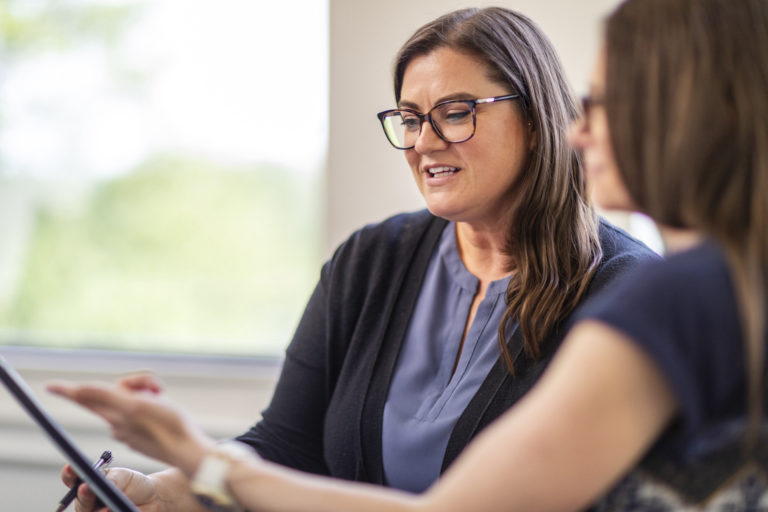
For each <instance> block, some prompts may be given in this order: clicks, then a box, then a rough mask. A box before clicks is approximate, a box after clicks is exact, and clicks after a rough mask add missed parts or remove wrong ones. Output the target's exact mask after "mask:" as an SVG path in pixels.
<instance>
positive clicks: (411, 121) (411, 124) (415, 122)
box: [403, 116, 421, 132]
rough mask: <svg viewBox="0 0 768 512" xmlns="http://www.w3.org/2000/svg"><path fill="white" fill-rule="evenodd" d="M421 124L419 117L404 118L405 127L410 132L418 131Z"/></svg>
mask: <svg viewBox="0 0 768 512" xmlns="http://www.w3.org/2000/svg"><path fill="white" fill-rule="evenodd" d="M420 124H421V122H420V121H419V118H418V117H415V116H411V117H404V118H403V127H404V128H405V129H406V130H408V131H409V132H412V131H418V129H419V125H420Z"/></svg>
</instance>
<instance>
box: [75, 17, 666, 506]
mask: <svg viewBox="0 0 768 512" xmlns="http://www.w3.org/2000/svg"><path fill="white" fill-rule="evenodd" d="M394 92H395V100H396V105H397V108H396V109H393V110H387V111H384V112H381V113H380V114H379V115H378V117H379V120H380V121H381V124H382V127H383V131H384V134H385V135H386V137H387V139H388V140H389V143H391V144H392V145H393V146H394V147H395V148H397V149H399V150H402V151H403V154H404V156H405V159H406V161H407V163H408V165H409V166H410V169H411V172H412V174H413V178H414V180H415V182H416V186H417V187H418V188H419V190H420V192H421V193H422V195H423V197H424V200H425V202H426V205H427V208H428V210H425V211H422V212H418V213H413V214H402V215H398V216H395V217H393V218H391V219H388V220H386V221H384V222H382V223H381V224H378V225H374V226H368V227H366V228H364V229H362V230H360V231H359V232H357V233H355V234H354V235H353V236H352V237H351V238H349V240H347V241H346V242H345V243H344V244H342V245H341V247H339V249H338V250H337V251H336V252H335V254H334V255H333V257H332V258H331V260H330V261H329V262H328V263H327V264H326V265H325V266H324V267H323V270H322V274H321V278H320V282H319V283H318V285H317V288H316V289H315V291H314V293H313V295H312V297H311V299H310V301H309V304H308V306H307V309H306V311H305V313H304V316H303V318H302V320H301V322H300V324H299V326H298V329H297V331H296V334H295V336H294V338H293V341H292V342H291V344H290V346H289V347H288V349H287V354H286V360H285V365H284V368H283V371H282V374H281V377H280V380H279V382H278V384H277V388H276V391H275V394H274V397H273V399H272V402H271V404H270V406H269V407H268V408H267V409H266V410H265V411H264V414H263V419H262V420H261V421H260V422H259V423H257V424H256V425H255V426H254V427H253V428H252V429H251V430H250V431H249V432H247V433H245V434H244V435H242V436H240V437H238V438H237V439H238V441H240V442H242V443H245V444H247V445H250V446H251V447H253V448H255V450H256V451H257V452H258V453H259V455H260V456H261V457H263V458H264V459H267V460H270V461H273V462H277V463H279V464H281V465H283V466H288V467H291V468H295V469H300V470H303V471H307V472H312V473H318V474H322V475H330V476H334V477H340V478H344V479H348V480H357V481H363V482H370V483H375V484H383V485H388V486H391V487H396V488H398V489H403V490H407V491H413V492H420V491H423V490H425V489H426V488H428V487H429V486H430V485H431V484H433V483H434V482H435V480H437V478H438V477H439V476H440V474H441V473H442V472H443V471H444V470H445V469H446V468H448V467H449V466H450V465H451V464H452V462H453V461H454V460H455V459H456V457H457V456H458V454H459V453H460V452H461V451H462V450H463V448H464V447H465V446H466V445H467V443H469V441H470V440H471V439H473V438H474V437H475V436H476V435H477V434H478V433H479V432H481V431H482V430H483V429H485V427H486V426H487V425H488V424H489V423H491V422H492V421H493V420H494V419H496V418H497V417H498V416H499V415H501V414H502V413H503V412H504V411H505V410H507V409H508V408H509V407H510V406H512V405H513V404H514V403H516V402H517V401H518V400H519V399H520V398H521V397H522V396H523V395H525V393H526V392H527V391H528V390H529V389H530V388H531V387H532V385H533V384H534V382H536V380H537V379H538V377H539V376H540V375H541V373H542V372H543V370H544V368H545V367H546V366H547V364H548V363H549V361H550V359H551V357H552V355H553V354H554V353H555V350H556V349H557V348H558V346H559V345H560V342H561V340H562V338H563V335H564V332H565V331H566V330H567V328H568V327H569V326H570V324H571V322H572V320H571V318H572V313H573V311H574V309H575V308H576V307H577V306H578V305H579V304H580V303H582V302H583V301H584V300H585V299H586V298H587V297H589V296H591V295H593V294H594V293H595V292H597V291H598V290H600V289H602V288H604V287H605V286H606V285H607V284H608V283H609V282H610V281H611V280H613V279H614V278H615V277H616V276H618V275H619V274H621V273H623V272H625V271H626V270H628V269H630V268H631V267H633V266H635V265H637V264H638V263H639V262H641V261H644V260H649V259H654V255H653V253H651V251H650V250H649V249H647V248H646V247H645V246H643V245H642V244H640V243H639V242H637V241H635V240H633V239H631V238H630V237H629V236H627V235H626V234H625V233H623V232H622V231H620V230H618V229H616V228H614V227H612V226H610V225H609V224H607V223H605V222H600V221H598V220H597V219H596V217H595V214H594V212H593V210H592V208H591V206H590V205H589V203H588V200H587V194H586V190H585V183H584V177H583V175H582V168H581V164H580V160H579V158H578V156H577V153H576V152H575V150H574V149H573V148H571V147H569V145H568V143H567V129H568V126H569V123H571V122H572V121H573V120H574V119H575V118H576V117H577V112H578V111H577V106H576V104H575V102H574V101H573V99H572V97H571V95H570V88H569V85H568V84H567V82H566V79H565V77H564V74H563V71H562V69H561V66H560V63H559V60H558V58H557V56H556V55H555V52H554V50H553V49H552V46H551V44H550V42H549V41H548V39H547V38H546V37H545V36H544V35H543V34H542V33H541V31H540V30H539V29H538V27H536V26H535V25H534V24H533V23H532V22H531V21H530V20H529V19H527V18H526V17H524V16H522V15H520V14H518V13H515V12H512V11H509V10H505V9H499V8H488V9H482V10H478V9H466V10H461V11H456V12H453V13H450V14H448V15H445V16H443V17H441V18H439V19H437V20H434V21H433V22H431V23H428V24H427V25H425V26H424V27H422V28H421V29H419V30H418V31H417V32H416V33H415V34H414V35H413V36H412V37H411V38H410V39H409V40H408V41H407V42H406V43H405V45H404V46H403V47H402V49H401V50H400V52H399V54H398V56H397V59H396V66H395V72H394ZM584 370H585V371H587V372H588V371H590V370H589V369H588V368H585V369H584ZM110 474H111V475H112V478H128V476H126V474H123V476H121V474H120V472H118V471H112V472H111V473H110ZM70 477H71V475H70V474H66V475H65V480H66V481H68V482H70V483H71V481H72V479H71V478H70ZM131 482H132V485H133V488H131V489H129V495H130V496H131V497H132V498H133V499H134V500H135V501H136V502H137V503H139V504H145V503H147V504H149V503H152V504H155V503H158V502H160V501H163V500H164V498H163V497H164V496H167V495H169V494H172V493H171V491H170V489H174V488H175V489H179V490H186V485H187V483H186V478H185V477H184V475H183V474H182V473H181V472H179V471H174V470H171V471H169V472H165V473H161V474H156V475H152V477H151V478H150V479H146V478H142V477H140V476H139V475H136V474H131ZM139 482H140V483H141V492H142V493H143V494H142V495H140V493H139V491H138V490H137V488H138V487H139V485H138V483H139ZM122 485H123V486H124V485H126V484H122ZM197 488H199V486H197ZM89 500H90V501H89ZM90 502H92V496H85V497H84V499H83V500H82V503H81V505H80V506H81V510H88V509H89V503H90ZM174 503H175V505H176V506H177V508H180V509H181V508H183V509H184V510H188V509H189V508H185V507H191V506H192V505H191V504H188V503H187V504H184V505H182V503H184V502H182V501H178V500H176V501H175V502H174Z"/></svg>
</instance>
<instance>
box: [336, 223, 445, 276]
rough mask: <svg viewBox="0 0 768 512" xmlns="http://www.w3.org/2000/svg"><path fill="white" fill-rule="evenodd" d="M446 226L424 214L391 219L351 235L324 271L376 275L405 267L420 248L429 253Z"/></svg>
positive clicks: (338, 248) (337, 249)
mask: <svg viewBox="0 0 768 512" xmlns="http://www.w3.org/2000/svg"><path fill="white" fill-rule="evenodd" d="M446 224H447V221H446V220H444V219H441V218H439V217H435V216H434V215H432V214H431V213H429V211H428V210H420V211H416V212H408V213H400V214H397V215H393V216H392V217H389V218H387V219H385V220H383V221H381V222H377V223H372V224H368V225H366V226H363V227H362V228H360V229H358V230H357V231H355V232H354V233H352V234H351V235H350V236H349V238H347V239H346V240H345V241H344V242H342V243H341V244H340V245H339V246H338V247H337V248H336V250H335V251H334V253H333V256H332V257H331V260H330V262H329V263H328V264H327V265H326V267H329V268H328V269H329V270H330V268H331V267H332V268H336V269H340V270H342V271H343V272H344V273H348V272H349V271H350V270H351V269H358V270H359V271H361V272H363V271H364V272H368V273H377V272H386V271H388V270H389V269H390V268H391V267H393V266H399V265H406V264H407V262H409V261H411V260H412V258H413V256H414V254H415V253H418V252H419V250H420V249H421V248H424V249H425V250H429V248H428V247H427V246H428V245H429V240H432V239H436V238H437V234H439V233H441V232H442V230H443V228H444V227H445V225H446Z"/></svg>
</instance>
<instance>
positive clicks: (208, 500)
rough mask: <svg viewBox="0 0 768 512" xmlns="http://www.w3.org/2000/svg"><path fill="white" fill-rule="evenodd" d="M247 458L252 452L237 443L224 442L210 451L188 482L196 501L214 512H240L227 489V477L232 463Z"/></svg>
mask: <svg viewBox="0 0 768 512" xmlns="http://www.w3.org/2000/svg"><path fill="white" fill-rule="evenodd" d="M249 456H253V451H252V450H251V449H250V448H249V447H248V446H246V445H244V444H243V443H239V442H237V441H225V442H223V443H220V444H218V445H216V446H215V447H214V448H213V449H212V450H210V451H209V452H208V453H207V454H206V455H205V457H203V460H202V461H201V462H200V466H199V467H198V468H197V471H196V472H195V474H194V476H193V477H192V481H191V482H190V487H191V489H192V493H193V494H194V495H195V497H196V498H197V499H198V501H199V502H200V503H201V504H202V505H204V506H205V507H206V508H208V509H209V510H212V511H214V512H236V511H240V510H241V509H240V507H238V505H237V503H236V502H235V500H234V498H233V497H232V495H231V494H230V492H229V489H228V488H227V475H228V473H229V470H230V468H231V466H232V464H233V463H234V462H236V461H238V460H242V459H245V458H247V457H249Z"/></svg>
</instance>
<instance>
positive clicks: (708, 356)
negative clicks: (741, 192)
mask: <svg viewBox="0 0 768 512" xmlns="http://www.w3.org/2000/svg"><path fill="white" fill-rule="evenodd" d="M580 316H581V317H582V318H584V317H588V318H594V319H597V320H600V321H602V322H604V323H606V324H608V325H610V326H612V327H614V328H615V329H617V330H619V331H621V332H622V333H624V334H626V335H627V336H628V337H629V338H631V339H632V340H633V341H634V342H635V343H636V344H637V345H638V346H639V347H641V348H642V349H643V350H644V351H646V352H647V353H648V355H650V356H651V358H652V359H653V360H654V361H655V363H656V364H657V365H658V366H659V368H660V369H661V371H662V373H663V374H664V376H665V377H666V379H667V381H668V382H669V384H670V385H671V387H672V391H673V392H674V394H675V397H676V398H677V401H678V404H679V408H680V411H679V417H678V420H677V421H676V422H674V423H673V424H672V426H671V427H670V428H669V429H668V430H667V431H666V432H665V433H664V435H663V436H662V438H661V440H660V441H659V443H657V445H656V447H655V449H656V450H662V451H664V452H665V453H668V454H669V455H671V456H673V457H674V458H676V459H678V460H681V461H683V460H692V459H695V458H696V457H698V456H701V455H704V454H706V453H708V452H711V451H712V450H714V449H717V448H718V447H719V446H722V445H723V444H725V443H727V442H728V441H729V440H732V438H733V436H734V435H737V434H739V433H741V431H742V428H743V425H744V418H745V415H746V411H747V405H746V394H747V391H746V390H747V387H746V378H745V371H744V360H743V357H744V355H743V354H744V349H743V339H742V334H741V323H740V319H739V310H738V308H737V304H736V299H735V295H734V290H733V286H732V282H731V279H730V275H729V270H728V266H727V264H726V260H725V257H724V254H723V253H722V251H721V250H720V249H719V248H718V247H717V246H715V245H714V244H713V243H711V242H707V243H703V244H701V245H699V246H696V247H694V248H692V249H690V250H687V251H685V252H682V253H679V254H676V255H672V256H670V257H669V258H668V259H667V260H666V261H663V262H658V263H650V264H646V265H643V266H640V267H638V268H636V269H635V270H633V271H632V272H630V273H629V274H627V275H626V276H625V277H624V278H622V279H621V281H620V283H619V284H618V285H617V286H615V287H613V288H610V289H609V290H607V292H606V293H604V294H602V295H598V296H597V297H596V298H595V299H594V300H593V301H590V302H589V303H587V304H586V305H585V306H584V308H583V310H582V311H581V313H580Z"/></svg>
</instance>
